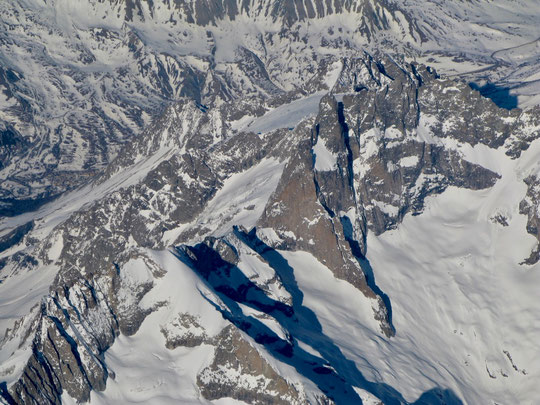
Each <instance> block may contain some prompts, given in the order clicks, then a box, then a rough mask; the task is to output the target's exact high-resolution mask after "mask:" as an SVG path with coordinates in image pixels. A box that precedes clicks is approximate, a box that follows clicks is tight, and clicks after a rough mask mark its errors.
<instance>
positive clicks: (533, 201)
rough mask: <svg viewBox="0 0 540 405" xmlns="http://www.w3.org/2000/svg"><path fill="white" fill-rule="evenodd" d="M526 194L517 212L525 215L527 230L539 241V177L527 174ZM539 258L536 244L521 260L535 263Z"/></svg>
mask: <svg viewBox="0 0 540 405" xmlns="http://www.w3.org/2000/svg"><path fill="white" fill-rule="evenodd" d="M524 181H525V184H527V187H528V188H527V195H526V196H525V198H524V199H523V200H522V201H521V203H520V204H519V213H520V214H524V215H527V232H528V233H530V234H531V235H534V236H535V237H536V239H538V240H539V242H540V217H539V216H540V214H539V211H538V207H539V206H540V179H539V178H538V177H537V176H529V177H527V178H526V179H525V180H524ZM539 260H540V246H536V248H535V249H533V251H532V252H531V255H530V256H529V257H528V258H527V259H526V260H525V261H524V262H523V263H525V264H529V265H532V264H535V263H538V261H539Z"/></svg>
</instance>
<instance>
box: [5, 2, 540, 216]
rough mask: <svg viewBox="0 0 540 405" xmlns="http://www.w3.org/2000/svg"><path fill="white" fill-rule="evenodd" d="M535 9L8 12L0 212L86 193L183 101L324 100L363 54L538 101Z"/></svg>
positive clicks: (487, 5)
mask: <svg viewBox="0 0 540 405" xmlns="http://www.w3.org/2000/svg"><path fill="white" fill-rule="evenodd" d="M539 5H540V3H539V2H538V0H532V1H531V0H527V1H525V0H523V1H510V0H506V1H499V2H495V4H493V2H486V1H480V0H475V1H470V2H461V1H459V2H458V1H456V2H449V1H432V2H424V1H418V2H417V1H412V0H410V1H407V2H397V1H392V0H384V1H382V0H378V1H374V0H369V1H368V0H349V1H343V2H342V1H334V2H331V1H322V0H309V1H308V0H306V1H275V0H272V1H260V0H257V1H241V2H240V1H236V0H235V1H232V0H231V1H224V0H204V1H203V0H197V1H165V0H160V1H150V0H148V1H146V0H129V1H128V0H126V1H97V0H48V1H44V0H24V1H3V2H2V3H1V4H0V19H1V21H2V24H1V28H0V44H1V45H2V46H1V53H0V94H2V97H1V99H0V103H1V104H0V130H1V134H2V136H1V140H0V176H1V177H0V178H1V179H2V183H1V187H0V204H1V205H0V213H2V214H3V215H14V214H17V213H20V212H24V211H27V210H32V209H35V208H37V207H38V206H39V205H40V204H42V203H44V202H46V201H49V200H50V199H51V198H53V197H55V196H57V195H59V194H60V193H62V192H64V191H66V190H70V189H73V188H75V187H77V186H79V185H81V184H83V183H84V182H86V181H87V179H88V177H90V176H93V175H95V174H97V173H99V172H100V171H101V170H103V168H104V167H105V166H106V165H107V164H108V163H109V162H110V161H111V160H112V159H113V158H114V157H115V156H116V155H117V154H118V152H119V150H120V149H121V148H122V145H124V144H125V143H126V142H129V141H130V139H132V138H133V136H135V135H136V134H138V133H140V132H141V130H142V129H143V128H145V127H146V126H147V125H149V124H150V122H151V121H152V119H153V118H154V117H156V116H157V115H159V113H160V112H161V111H162V110H163V108H165V107H166V106H167V105H170V104H171V103H174V102H176V101H178V100H179V99H180V98H181V97H190V98H192V99H195V100H197V101H198V102H200V103H202V104H204V105H218V104H221V103H228V102H229V101H231V100H238V99H240V98H243V99H246V97H253V98H256V100H257V101H252V102H246V104H248V105H250V108H251V109H255V108H258V109H259V111H258V112H257V114H261V113H262V111H263V110H264V104H265V103H266V102H269V101H270V100H271V99H274V101H272V102H273V103H279V102H281V101H282V100H283V99H284V98H290V97H293V98H296V97H298V96H300V95H306V94H311V93H313V92H316V91H319V90H321V89H323V87H324V85H323V84H322V83H321V80H320V78H321V74H322V72H321V69H324V66H327V65H331V63H332V62H333V61H335V60H337V59H339V58H340V57H346V56H351V55H356V54H357V53H358V52H361V51H363V50H367V51H369V52H370V53H371V54H379V53H380V54H385V53H386V54H390V55H392V56H393V57H394V58H396V60H402V59H405V61H408V62H410V61H413V60H416V61H418V62H423V63H427V64H429V65H430V66H433V67H435V68H437V69H438V70H439V71H440V72H441V73H445V74H454V75H462V76H463V79H464V80H465V81H468V82H474V83H476V85H477V86H478V87H479V88H482V89H483V90H484V91H485V92H488V93H489V92H491V93H495V95H496V96H498V97H499V98H500V99H502V101H501V102H502V103H504V102H507V103H510V104H511V105H512V104H513V103H515V102H516V99H515V97H514V96H515V95H516V94H518V96H517V97H518V98H517V101H519V102H521V105H523V106H530V105H533V104H536V103H537V102H538V99H537V96H536V94H537V89H538V86H537V82H538V74H539V71H538V66H539V65H540V64H539V63H538V51H537V49H538V41H537V39H538V38H539V37H540V29H539V28H538V23H537V10H538V7H539ZM486 81H489V82H490V83H491V84H493V85H494V86H495V87H493V86H485V83H486ZM508 91H510V92H511V94H512V95H513V96H509V95H508ZM291 93H292V94H291ZM278 94H282V95H283V96H282V99H280V100H279V101H276V100H275V98H276V95H278ZM512 97H514V98H512ZM267 107H268V106H267Z"/></svg>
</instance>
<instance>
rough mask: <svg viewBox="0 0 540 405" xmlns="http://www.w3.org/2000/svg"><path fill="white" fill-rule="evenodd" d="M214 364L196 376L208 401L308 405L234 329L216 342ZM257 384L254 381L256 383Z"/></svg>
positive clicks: (221, 334)
mask: <svg viewBox="0 0 540 405" xmlns="http://www.w3.org/2000/svg"><path fill="white" fill-rule="evenodd" d="M212 343H213V344H214V345H215V346H216V352H215V354H214V360H213V362H212V364H210V365H209V366H208V367H206V368H205V369H203V370H202V371H201V372H200V373H199V375H198V376H197V385H198V386H199V388H200V390H201V393H202V394H203V396H204V397H205V398H206V399H208V400H214V399H219V398H224V397H230V398H234V399H238V400H240V401H245V402H247V403H250V404H307V403H308V402H307V401H306V400H305V399H304V398H301V397H300V396H299V393H298V391H297V390H296V389H295V388H294V386H292V385H290V384H289V383H288V382H287V381H286V380H285V379H284V378H283V377H281V376H280V375H279V374H277V373H276V372H275V370H274V369H273V368H272V367H271V366H270V365H269V364H268V362H267V361H266V360H265V359H264V358H263V357H262V356H261V355H260V354H259V352H258V351H257V350H256V349H255V348H254V347H252V346H251V345H250V344H249V343H248V342H247V341H246V340H245V339H244V338H243V337H242V335H241V334H240V332H239V331H238V330H237V329H236V328H235V327H234V326H232V325H231V326H228V327H226V328H225V329H223V331H222V332H221V333H220V334H219V335H218V336H216V337H215V338H214V341H213V342H212ZM253 380H255V381H253Z"/></svg>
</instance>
